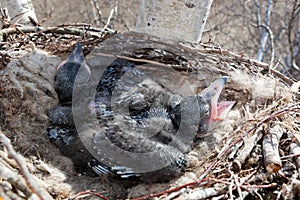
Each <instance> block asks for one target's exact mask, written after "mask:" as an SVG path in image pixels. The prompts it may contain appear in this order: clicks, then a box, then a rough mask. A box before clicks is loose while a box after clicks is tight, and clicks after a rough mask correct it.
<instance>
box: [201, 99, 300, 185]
mask: <svg viewBox="0 0 300 200" xmlns="http://www.w3.org/2000/svg"><path fill="white" fill-rule="evenodd" d="M299 106H300V102H297V103H294V104H291V105H289V106H285V107H283V108H282V109H280V110H278V111H275V112H273V114H271V115H268V116H266V117H264V118H263V119H261V120H260V121H259V122H258V123H257V124H256V125H255V126H253V127H252V128H250V129H249V130H248V131H246V132H245V133H244V134H243V135H242V136H241V137H240V138H239V139H237V140H235V141H233V142H232V143H231V144H230V145H229V146H227V147H226V148H224V149H223V150H222V151H221V152H220V153H219V154H218V156H217V157H216V159H215V160H214V161H213V162H212V163H211V164H210V165H209V167H208V168H207V169H206V170H205V171H204V172H203V174H201V176H200V177H199V179H198V180H199V181H201V180H203V179H204V177H206V176H207V175H208V174H209V173H210V171H211V170H212V169H213V168H214V167H215V166H216V165H217V164H218V163H219V162H220V160H222V158H224V156H225V155H226V154H227V153H228V152H230V151H231V148H232V147H233V146H234V145H236V144H237V143H239V142H240V141H242V140H243V138H244V137H245V136H247V135H249V134H250V133H251V132H253V131H254V130H255V129H257V128H259V127H260V126H261V125H263V124H264V123H266V122H268V121H270V120H271V119H273V118H275V117H279V116H281V115H283V114H285V113H287V112H294V111H295V110H300V107H299ZM238 131H240V130H238ZM233 134H237V132H234V133H233Z"/></svg>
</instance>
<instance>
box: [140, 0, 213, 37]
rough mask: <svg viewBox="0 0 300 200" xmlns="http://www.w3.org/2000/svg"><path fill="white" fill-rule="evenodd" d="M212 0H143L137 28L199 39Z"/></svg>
mask: <svg viewBox="0 0 300 200" xmlns="http://www.w3.org/2000/svg"><path fill="white" fill-rule="evenodd" d="M211 3H212V0H194V1H179V0H142V3H141V8H140V11H139V16H138V20H137V25H136V31H138V32H142V33H149V34H153V35H156V36H159V37H161V38H167V39H176V40H179V41H190V42H195V43H198V42H200V40H201V36H202V32H203V29H204V25H205V22H206V19H207V17H208V14H209V11H210V6H211Z"/></svg>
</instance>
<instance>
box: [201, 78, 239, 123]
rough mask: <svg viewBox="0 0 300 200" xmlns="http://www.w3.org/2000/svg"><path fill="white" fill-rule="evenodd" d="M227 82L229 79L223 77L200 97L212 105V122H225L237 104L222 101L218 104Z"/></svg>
mask: <svg viewBox="0 0 300 200" xmlns="http://www.w3.org/2000/svg"><path fill="white" fill-rule="evenodd" d="M226 82H227V77H221V78H219V79H217V80H215V81H214V82H212V83H211V84H210V85H209V86H208V87H207V88H206V89H204V90H203V91H202V92H201V93H200V96H201V97H202V98H203V99H205V100H206V101H207V102H209V103H210V122H212V121H218V120H224V119H225V118H226V116H227V114H228V112H229V111H230V110H231V108H232V107H233V106H234V104H235V103H236V102H235V101H221V102H218V100H219V97H220V94H221V92H222V89H223V88H224V85H225V83H226Z"/></svg>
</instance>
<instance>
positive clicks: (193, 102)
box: [48, 44, 235, 181]
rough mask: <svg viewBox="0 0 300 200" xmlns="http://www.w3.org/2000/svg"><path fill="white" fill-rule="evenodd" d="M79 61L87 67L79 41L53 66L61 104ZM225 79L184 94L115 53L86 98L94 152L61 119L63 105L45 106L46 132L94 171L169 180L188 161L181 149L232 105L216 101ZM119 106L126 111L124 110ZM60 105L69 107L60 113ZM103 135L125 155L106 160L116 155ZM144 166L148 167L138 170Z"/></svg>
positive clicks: (76, 160) (69, 94) (70, 88)
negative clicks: (144, 157)
mask: <svg viewBox="0 0 300 200" xmlns="http://www.w3.org/2000/svg"><path fill="white" fill-rule="evenodd" d="M74 58H75V59H74ZM80 66H83V68H84V69H85V70H86V72H88V73H89V74H90V73H91V70H90V69H89V67H88V66H87V64H86V63H85V61H84V57H83V52H82V48H81V45H80V44H79V45H77V47H76V48H75V50H74V51H73V52H72V54H71V55H70V57H69V59H67V60H66V61H64V62H63V63H62V64H60V66H59V67H58V68H59V69H58V72H57V75H56V77H55V84H54V85H55V89H56V92H57V94H58V97H59V101H60V104H66V102H71V100H72V92H73V87H74V80H75V79H76V75H77V72H78V70H79V68H80ZM126 77H127V78H126ZM134 79H139V80H140V81H139V83H138V84H133V82H134V81H133V80H134ZM226 81H227V78H226V77H221V78H219V79H217V80H215V81H214V82H213V83H211V84H210V86H209V87H207V88H206V89H205V90H203V91H202V92H201V93H200V94H195V95H194V96H188V97H184V96H182V95H180V94H176V93H174V92H172V91H171V90H169V89H168V88H166V87H165V86H164V85H163V84H161V83H159V82H157V81H154V80H151V79H149V78H147V77H146V76H145V75H144V74H143V72H142V71H140V70H139V69H136V64H134V63H132V62H130V61H127V60H124V59H116V60H114V61H113V62H112V63H111V64H110V65H109V66H107V67H106V69H105V70H104V73H103V74H102V76H101V77H100V81H99V83H98V86H97V88H96V91H95V98H94V101H93V102H91V105H92V108H91V109H90V110H91V112H93V113H95V116H96V117H97V120H98V122H99V127H100V128H99V130H98V132H97V133H95V134H94V136H93V138H94V139H93V141H90V142H92V143H93V149H95V150H96V151H97V152H98V154H99V156H97V155H94V154H93V155H91V153H89V152H88V151H87V150H86V148H85V147H84V145H83V144H82V143H81V142H78V140H80V139H79V137H78V135H77V134H78V133H77V132H76V130H75V127H74V122H73V118H72V119H66V116H70V118H71V117H72V115H70V113H69V112H70V109H67V108H65V106H66V105H64V108H61V106H58V107H57V108H54V109H52V110H50V111H49V119H50V123H51V124H52V127H50V128H49V130H48V131H49V137H50V139H51V140H52V141H54V142H55V143H56V144H57V145H58V147H59V148H60V150H61V151H62V153H63V154H65V155H68V156H71V158H72V159H73V161H74V164H75V165H76V163H77V165H78V163H80V164H79V165H83V163H84V164H86V163H87V164H88V165H89V166H90V167H91V169H92V170H93V171H94V172H96V173H97V174H99V175H101V174H105V173H109V174H113V175H116V176H118V177H121V178H130V177H139V178H141V179H143V180H150V179H151V180H153V181H163V180H168V179H169V178H171V177H174V175H176V174H180V173H181V172H182V171H183V170H184V169H185V168H186V167H187V159H186V156H185V154H186V153H187V152H188V151H189V150H190V148H191V144H192V143H197V142H199V141H200V139H201V138H202V137H203V136H204V135H205V134H206V133H207V131H208V128H209V124H210V123H211V122H212V121H217V120H221V119H224V118H225V117H226V114H227V113H228V111H229V110H230V109H231V108H232V106H233V105H234V103H235V102H232V101H226V102H218V99H219V96H220V93H221V91H222V89H223V87H224V85H225V83H226ZM127 82H128V84H127ZM174 99H175V100H174ZM113 101H114V102H113ZM67 106H71V105H67ZM70 108H71V107H70ZM124 109H125V110H126V109H127V111H128V112H127V111H126V112H123V111H124ZM64 110H65V111H67V112H68V113H65V114H63V113H62V112H64ZM116 111H122V112H116ZM67 118H68V117H67ZM59 127H61V129H60V128H59ZM62 129H64V131H61V130H62ZM65 129H69V130H72V131H66V130H65ZM66 133H67V134H66ZM70 133H71V134H70ZM107 141H109V142H110V143H111V144H113V145H114V146H115V147H117V149H120V151H121V152H129V154H128V155H129V156H128V157H124V156H123V157H122V159H123V160H122V159H121V160H118V162H117V163H121V164H120V165H116V164H111V163H114V162H113V161H115V160H114V159H118V158H115V157H118V156H119V155H115V154H113V155H112V154H109V155H107V154H108V153H107V152H105V150H104V149H103V146H105V144H106V143H107ZM70 147H71V148H70ZM76 152H81V154H82V152H84V154H85V155H86V156H84V155H81V156H76V155H78V154H77V153H76ZM147 153H151V157H149V159H148V160H142V159H140V158H141V157H142V155H145V154H147ZM114 155H115V156H114ZM75 157H76V158H75ZM131 159H132V160H134V163H132V162H131V163H128V164H129V165H130V164H133V165H132V166H130V167H128V165H127V164H126V161H127V162H128V161H130V160H131ZM123 161H124V162H123ZM123 163H125V164H123ZM145 167H146V168H148V169H145V170H144V171H143V170H141V168H142V169H144V168H145Z"/></svg>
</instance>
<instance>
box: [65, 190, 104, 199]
mask: <svg viewBox="0 0 300 200" xmlns="http://www.w3.org/2000/svg"><path fill="white" fill-rule="evenodd" d="M86 195H93V196H95V197H100V198H101V199H103V200H109V199H108V197H106V196H104V195H102V194H100V193H97V192H95V191H92V190H86V191H82V192H78V193H77V194H76V195H74V196H73V197H70V198H69V199H78V198H82V196H86Z"/></svg>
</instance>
